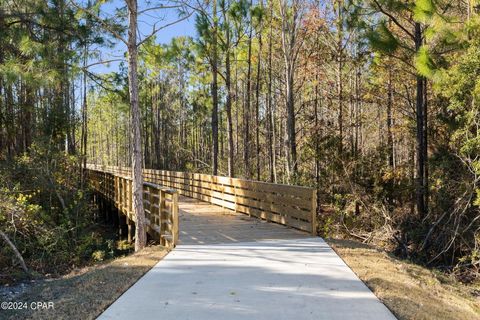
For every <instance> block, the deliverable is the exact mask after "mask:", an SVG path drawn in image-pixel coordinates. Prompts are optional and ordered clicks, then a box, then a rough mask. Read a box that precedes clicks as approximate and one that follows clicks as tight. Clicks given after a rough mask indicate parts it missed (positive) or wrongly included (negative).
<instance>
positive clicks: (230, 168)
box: [224, 11, 235, 178]
mask: <svg viewBox="0 0 480 320" xmlns="http://www.w3.org/2000/svg"><path fill="white" fill-rule="evenodd" d="M224 19H226V13H225V11H224ZM226 38H227V39H226V46H227V52H226V53H225V87H226V89H227V99H226V103H225V109H226V112H227V140H228V176H229V177H231V178H233V177H235V168H234V166H233V156H234V146H233V123H232V97H233V92H232V83H231V66H230V29H229V27H228V26H227V30H226Z"/></svg>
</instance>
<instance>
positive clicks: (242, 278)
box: [88, 165, 395, 320]
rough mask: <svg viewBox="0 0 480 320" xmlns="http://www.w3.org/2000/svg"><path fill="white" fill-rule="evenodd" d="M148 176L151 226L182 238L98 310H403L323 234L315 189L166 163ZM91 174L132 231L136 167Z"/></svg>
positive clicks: (342, 315) (387, 318) (155, 313)
mask: <svg viewBox="0 0 480 320" xmlns="http://www.w3.org/2000/svg"><path fill="white" fill-rule="evenodd" d="M143 175H144V179H145V181H146V182H145V183H144V204H145V216H146V218H147V220H146V224H147V230H148V233H149V234H150V236H151V237H155V238H157V239H158V240H159V241H160V243H161V244H162V245H165V246H170V247H171V246H175V245H177V244H179V245H178V246H177V247H176V249H175V250H173V251H171V252H170V253H169V254H168V255H167V256H166V257H165V258H164V259H163V260H162V261H160V262H158V263H157V265H155V266H154V267H153V268H152V269H151V270H150V271H149V272H147V273H146V274H145V275H144V276H143V277H142V278H141V279H140V280H139V281H138V282H137V283H135V284H134V285H133V286H132V287H131V288H130V289H128V290H127V291H126V292H125V293H124V294H123V295H121V296H120V298H119V299H118V300H116V301H115V302H114V303H113V304H112V305H111V306H110V307H108V308H107V310H105V311H104V312H103V313H102V314H101V315H100V317H99V318H98V319H101V320H103V319H116V320H118V319H125V320H126V319H137V318H138V319H152V320H153V319H166V320H170V319H172V320H173V319H176V320H177V319H181V320H183V319H185V320H186V319H196V320H224V319H233V320H236V319H238V320H240V319H252V320H260V319H262V320H263V319H265V320H267V319H298V320H301V319H311V320H313V319H315V320H318V319H329V320H332V319H333V320H340V319H341V320H350V319H351V320H353V319H355V320H358V319H376V320H377V319H378V320H393V319H395V317H394V316H393V315H392V314H391V313H390V312H389V311H388V309H387V308H386V307H385V306H384V305H383V304H382V303H381V302H380V301H379V300H378V299H377V298H376V297H375V295H373V293H372V292H371V291H370V290H369V289H368V288H367V287H366V286H365V285H364V284H363V282H361V281H360V280H359V279H358V277H356V275H355V274H354V273H353V272H352V271H351V270H350V269H349V268H348V266H346V265H345V263H344V262H343V261H342V259H340V258H339V257H338V256H337V255H336V254H335V252H334V251H333V250H332V249H331V248H330V247H329V246H328V245H327V244H326V243H325V242H324V241H323V240H322V239H321V238H319V237H316V236H315V234H316V232H315V231H316V198H315V191H314V190H313V189H310V188H304V187H297V186H286V185H277V184H270V183H264V182H256V181H247V180H242V179H231V178H224V177H216V176H210V175H205V174H189V173H183V172H171V171H164V170H144V172H143ZM88 176H89V181H90V183H91V186H92V187H93V188H94V189H95V190H96V191H97V192H96V194H97V195H99V196H100V197H101V199H102V200H101V203H103V205H104V206H107V207H114V208H116V209H117V210H118V212H119V214H120V215H122V217H123V219H126V220H127V222H126V224H127V225H128V226H129V228H128V229H129V230H130V232H129V237H130V239H131V229H132V223H133V222H134V220H135V217H133V216H132V207H131V206H132V205H131V203H132V199H131V193H132V192H131V191H132V189H131V180H130V170H129V169H128V168H119V167H99V166H93V165H92V166H89V168H88ZM110 211H111V210H110ZM271 222H274V223H271ZM312 235H313V237H312Z"/></svg>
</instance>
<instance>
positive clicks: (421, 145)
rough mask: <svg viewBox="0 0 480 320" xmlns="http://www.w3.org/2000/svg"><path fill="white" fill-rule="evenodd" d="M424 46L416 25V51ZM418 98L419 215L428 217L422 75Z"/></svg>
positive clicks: (420, 31)
mask: <svg viewBox="0 0 480 320" xmlns="http://www.w3.org/2000/svg"><path fill="white" fill-rule="evenodd" d="M421 46H422V27H421V24H420V23H418V22H417V23H415V49H416V51H417V52H418V51H419V50H420V47H421ZM416 81H417V93H416V94H417V97H416V105H415V108H416V113H417V183H416V197H417V201H416V202H417V213H418V214H419V215H420V216H421V217H424V216H425V215H426V203H425V161H426V159H425V149H426V145H425V142H426V140H425V138H424V132H425V128H424V82H425V79H424V78H423V77H422V76H421V75H417V79H416Z"/></svg>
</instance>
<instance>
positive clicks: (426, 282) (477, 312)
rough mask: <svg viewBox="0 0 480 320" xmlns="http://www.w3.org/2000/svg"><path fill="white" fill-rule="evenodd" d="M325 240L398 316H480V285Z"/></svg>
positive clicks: (470, 318)
mask: <svg viewBox="0 0 480 320" xmlns="http://www.w3.org/2000/svg"><path fill="white" fill-rule="evenodd" d="M327 242H328V243H329V244H330V245H331V246H332V247H333V249H334V250H335V251H336V252H337V253H338V254H339V255H340V256H341V257H342V259H343V260H344V261H345V262H346V263H347V264H348V265H349V266H350V268H351V269H352V270H353V271H354V272H355V273H356V274H357V275H358V277H359V278H360V279H362V280H363V282H365V283H366V284H367V286H368V287H369V288H370V289H371V290H372V291H373V292H374V293H375V295H376V296H377V297H378V298H379V299H381V300H382V301H383V303H384V304H385V305H386V306H387V307H388V308H389V309H390V310H392V312H393V313H394V314H395V315H396V316H397V318H398V319H400V320H403V319H415V320H421V319H435V320H447V319H452V320H458V319H465V320H467V319H468V320H474V319H480V296H479V295H480V284H476V285H469V286H467V285H462V284H460V283H458V282H457V281H455V280H454V279H452V278H450V277H448V276H447V275H445V274H442V273H440V272H435V271H432V270H429V269H427V268H424V267H421V266H418V265H415V264H412V263H409V262H406V261H403V260H399V259H397V258H395V257H392V256H390V255H388V254H387V253H385V252H382V251H379V250H376V249H374V248H372V247H370V246H367V245H364V244H361V243H358V242H355V241H349V240H332V239H330V240H327Z"/></svg>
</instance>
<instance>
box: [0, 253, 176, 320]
mask: <svg viewBox="0 0 480 320" xmlns="http://www.w3.org/2000/svg"><path fill="white" fill-rule="evenodd" d="M166 254H167V251H166V250H165V249H163V248H162V247H159V246H153V247H147V248H146V249H144V250H143V251H142V252H140V253H135V254H132V255H130V256H127V257H123V258H118V259H115V260H113V261H110V262H106V263H103V264H100V265H96V266H92V267H87V268H83V269H80V270H77V271H75V272H72V273H70V274H68V275H66V276H64V277H61V278H58V279H52V280H45V281H41V282H39V283H37V284H36V285H34V286H33V287H31V288H29V290H27V291H26V292H25V293H24V294H22V295H21V296H19V297H18V298H16V299H15V300H16V301H23V302H28V303H30V302H32V301H46V302H48V301H53V302H54V307H55V309H54V310H42V311H33V310H30V308H28V310H23V311H15V312H9V313H6V312H4V311H0V312H2V313H1V314H0V318H2V319H3V318H6V319H69V320H71V319H82V320H83V319H94V318H96V317H97V316H98V315H99V314H100V313H101V312H102V311H103V310H105V309H106V308H107V307H108V306H109V305H110V304H111V303H113V302H114V301H115V300H116V299H117V298H118V297H119V296H120V295H121V294H122V293H123V292H125V291H126V290H127V289H128V288H129V287H130V286H132V285H133V284H134V283H135V282H136V281H137V280H138V279H139V278H140V277H141V276H142V275H143V274H145V273H146V272H147V271H148V270H150V269H151V268H152V267H153V266H154V265H155V264H156V263H157V262H158V261H159V260H161V259H162V258H163V257H164V256H165V255H166Z"/></svg>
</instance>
